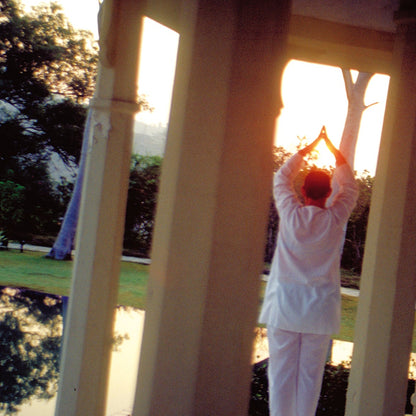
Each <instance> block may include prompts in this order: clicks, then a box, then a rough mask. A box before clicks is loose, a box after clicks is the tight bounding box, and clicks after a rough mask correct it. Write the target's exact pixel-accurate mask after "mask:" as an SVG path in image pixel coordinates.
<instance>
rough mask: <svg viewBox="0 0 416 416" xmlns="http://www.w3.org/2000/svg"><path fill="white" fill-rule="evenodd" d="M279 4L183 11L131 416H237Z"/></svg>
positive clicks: (246, 364)
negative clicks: (140, 351) (136, 382)
mask: <svg viewBox="0 0 416 416" xmlns="http://www.w3.org/2000/svg"><path fill="white" fill-rule="evenodd" d="M289 12H290V10H289V2H288V1H275V0H270V1H258V0H249V1H243V0H241V1H238V0H234V1H231V0H229V1H223V0H200V1H188V2H183V9H182V11H181V13H182V20H181V21H182V28H181V33H180V42H179V51H178V64H177V70H176V73H177V75H176V80H175V86H174V93H173V110H172V114H171V120H170V126H169V133H168V142H167V148H166V154H165V159H164V163H163V172H162V179H161V189H160V195H159V203H158V204H159V205H158V212H157V217H156V229H155V236H154V246H153V253H152V266H151V272H150V274H151V276H150V282H149V288H148V300H147V306H146V320H145V328H144V335H143V343H142V353H141V359H140V367H139V375H138V385H137V392H136V400H135V406H134V410H133V415H135V416H139V415H140V416H143V415H164V416H169V415H171V416H178V415H180V416H187V415H188V416H191V415H198V416H204V415H215V416H221V415H224V416H230V415H233V416H237V415H246V414H247V408H248V399H249V384H250V370H251V366H250V356H251V349H252V343H253V338H254V333H253V331H254V327H255V324H256V320H257V313H258V308H259V291H258V289H259V284H260V279H259V277H260V273H261V271H262V263H263V253H264V243H265V230H266V220H267V213H268V204H269V198H270V192H271V191H270V190H271V177H272V164H271V155H272V145H273V135H274V125H275V118H276V116H277V115H278V114H279V111H280V106H281V104H280V95H279V92H280V80H281V74H282V70H283V66H284V63H285V55H284V51H285V46H286V33H287V26H288V25H287V24H288V19H289Z"/></svg>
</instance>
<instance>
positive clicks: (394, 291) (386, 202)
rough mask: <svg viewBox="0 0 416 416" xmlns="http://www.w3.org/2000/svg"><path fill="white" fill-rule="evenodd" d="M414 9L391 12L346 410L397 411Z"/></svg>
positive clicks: (411, 244)
mask: <svg viewBox="0 0 416 416" xmlns="http://www.w3.org/2000/svg"><path fill="white" fill-rule="evenodd" d="M415 17H416V14H415V10H414V6H413V11H411V10H409V9H406V8H403V9H402V10H401V11H400V12H399V13H398V14H397V16H396V21H397V35H396V41H395V47H394V54H393V72H392V74H391V84H390V90H389V97H388V103H387V108H386V119H385V123H384V129H383V134H382V141H381V147H380V156H379V163H378V167H377V173H376V183H375V189H374V194H373V198H372V202H371V212H370V218H369V224H368V236H367V241H366V251H365V258H364V265H363V273H362V278H361V294H360V302H359V307H358V313H357V319H356V328H355V342H354V354H353V361H352V369H351V375H350V380H349V388H348V397H347V410H346V415H348V416H359V415H360V416H364V415H365V416H368V415H377V416H395V415H397V416H399V415H400V416H403V414H404V405H405V397H406V385H407V375H408V364H409V354H410V348H411V341H412V332H413V323H414V314H415V294H416V251H415V247H416V123H415V120H416V18H415Z"/></svg>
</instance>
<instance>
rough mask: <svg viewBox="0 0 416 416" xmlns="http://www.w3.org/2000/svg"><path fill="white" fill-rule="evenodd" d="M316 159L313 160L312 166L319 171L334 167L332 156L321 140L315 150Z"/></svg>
mask: <svg viewBox="0 0 416 416" xmlns="http://www.w3.org/2000/svg"><path fill="white" fill-rule="evenodd" d="M314 153H315V155H316V159H315V160H313V164H314V165H316V166H317V167H318V168H321V169H330V168H331V167H334V166H335V158H334V155H333V154H332V153H331V152H330V151H329V149H328V147H327V146H326V144H325V142H324V141H323V140H321V141H320V142H319V143H318V146H316V148H315V152H314Z"/></svg>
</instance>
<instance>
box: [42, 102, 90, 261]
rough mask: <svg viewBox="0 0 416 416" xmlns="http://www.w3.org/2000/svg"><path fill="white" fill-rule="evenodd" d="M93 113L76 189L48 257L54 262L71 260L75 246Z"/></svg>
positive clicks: (86, 133) (86, 130) (87, 125)
mask: <svg viewBox="0 0 416 416" xmlns="http://www.w3.org/2000/svg"><path fill="white" fill-rule="evenodd" d="M91 117H92V111H91V109H89V110H88V115H87V120H86V122H85V127H84V135H83V139H82V149H81V158H80V161H79V168H78V176H77V180H76V182H75V187H74V190H73V192H72V196H71V200H70V201H69V204H68V207H67V209H66V212H65V217H64V220H63V222H62V225H61V229H60V230H59V234H58V237H57V239H56V240H55V243H54V245H53V247H52V249H51V251H50V252H49V253H48V254H47V255H46V257H47V258H49V259H54V260H71V259H72V256H71V252H72V249H73V245H74V238H75V233H76V230H77V224H78V214H79V206H80V203H81V196H82V183H83V179H84V172H85V162H86V159H87V149H88V140H89V135H90V130H91Z"/></svg>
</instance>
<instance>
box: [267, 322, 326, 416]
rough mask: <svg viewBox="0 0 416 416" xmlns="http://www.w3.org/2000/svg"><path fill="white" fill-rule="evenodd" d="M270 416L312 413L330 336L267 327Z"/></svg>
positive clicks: (296, 415) (312, 414) (295, 415)
mask: <svg viewBox="0 0 416 416" xmlns="http://www.w3.org/2000/svg"><path fill="white" fill-rule="evenodd" d="M267 338H268V342H269V354H270V358H269V367H268V378H269V407H270V416H314V415H315V413H316V408H317V405H318V400H319V394H320V392H321V386H322V378H323V373H324V369H325V361H326V357H327V352H328V346H329V341H330V335H326V334H325V335H320V334H302V333H297V332H290V331H283V330H281V329H278V328H273V327H270V326H269V327H268V328H267Z"/></svg>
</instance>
